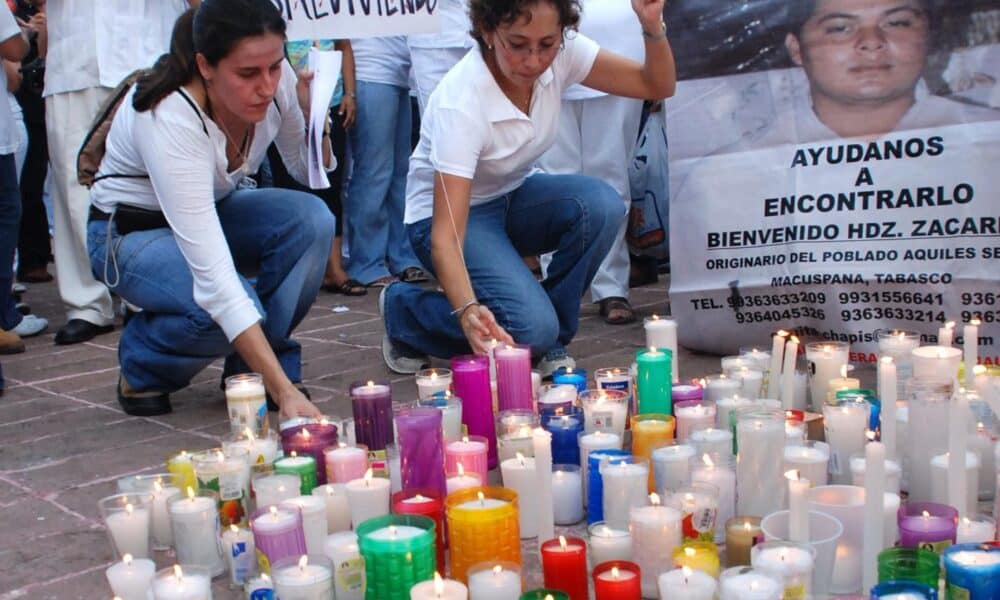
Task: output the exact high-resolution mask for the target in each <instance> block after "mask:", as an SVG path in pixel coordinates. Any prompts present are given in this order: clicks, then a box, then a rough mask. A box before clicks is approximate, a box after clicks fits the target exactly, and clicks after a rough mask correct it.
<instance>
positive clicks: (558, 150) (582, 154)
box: [538, 96, 642, 302]
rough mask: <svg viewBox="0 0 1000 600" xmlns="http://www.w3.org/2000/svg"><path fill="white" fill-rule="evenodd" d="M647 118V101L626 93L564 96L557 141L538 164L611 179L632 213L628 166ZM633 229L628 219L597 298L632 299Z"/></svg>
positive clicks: (596, 288)
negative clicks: (628, 235)
mask: <svg viewBox="0 0 1000 600" xmlns="http://www.w3.org/2000/svg"><path fill="white" fill-rule="evenodd" d="M641 118H642V100H634V99H632V98H622V97H620V96H600V97H597V98H588V99H586V100H563V103H562V110H561V111H560V113H559V133H558V135H557V136H556V142H555V144H553V145H552V147H551V148H549V149H548V150H547V151H546V152H545V154H543V155H542V157H541V158H540V159H538V166H539V167H541V168H542V169H543V170H544V171H545V172H546V173H552V174H556V175H559V174H572V173H579V174H582V175H589V176H590V177H596V178H597V179H600V180H602V181H605V182H606V183H608V185H610V186H611V187H613V188H614V189H615V191H617V192H618V194H619V195H620V196H621V197H622V203H623V207H622V210H623V211H625V212H628V207H629V203H630V202H631V200H632V198H631V196H632V195H631V193H630V192H629V180H628V168H629V165H630V164H631V162H632V155H633V154H634V152H635V144H636V138H638V137H639V121H640V120H641ZM627 228H628V219H625V220H624V221H622V225H621V227H620V228H619V231H618V236H617V237H616V238H615V243H614V245H613V246H611V250H609V251H608V255H607V256H605V257H604V261H603V262H602V263H601V266H600V268H599V269H598V270H597V275H595V276H594V281H593V282H591V284H590V297H591V299H592V300H593V301H594V302H599V301H601V300H603V299H605V298H611V297H616V296H617V297H622V298H628V274H629V258H628V244H626V243H625V230H626V229H627Z"/></svg>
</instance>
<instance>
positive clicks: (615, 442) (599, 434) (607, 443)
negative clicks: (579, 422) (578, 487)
mask: <svg viewBox="0 0 1000 600" xmlns="http://www.w3.org/2000/svg"><path fill="white" fill-rule="evenodd" d="M577 443H578V444H579V446H580V477H582V478H583V495H584V498H586V496H587V477H588V473H589V472H590V471H589V468H588V465H587V462H588V461H587V458H588V457H589V456H590V453H591V452H592V451H594V450H603V449H604V448H616V449H618V450H620V449H621V447H622V438H621V437H620V436H619V435H618V434H616V433H605V432H603V431H595V432H594V433H581V434H580V437H579V438H577Z"/></svg>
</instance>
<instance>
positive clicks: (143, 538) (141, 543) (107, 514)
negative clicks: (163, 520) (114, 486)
mask: <svg viewBox="0 0 1000 600" xmlns="http://www.w3.org/2000/svg"><path fill="white" fill-rule="evenodd" d="M97 504H98V508H100V510H101V517H103V519H104V526H105V527H107V529H108V536H109V538H110V540H111V548H112V549H113V550H114V552H115V556H117V557H124V556H125V555H126V554H129V555H131V556H132V557H133V558H150V557H151V556H152V545H151V543H150V542H151V540H152V538H151V536H152V529H153V527H152V525H153V496H152V494H148V493H138V492H137V493H127V494H114V495H113V496H108V497H106V498H102V499H101V500H100V501H99V502H98V503H97Z"/></svg>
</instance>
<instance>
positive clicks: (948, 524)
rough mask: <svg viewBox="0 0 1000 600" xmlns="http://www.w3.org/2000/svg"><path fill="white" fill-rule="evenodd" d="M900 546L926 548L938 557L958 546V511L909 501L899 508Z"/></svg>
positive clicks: (928, 503) (940, 505)
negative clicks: (956, 544) (946, 549)
mask: <svg viewBox="0 0 1000 600" xmlns="http://www.w3.org/2000/svg"><path fill="white" fill-rule="evenodd" d="M897 522H898V524H899V545H900V546H904V547H909V548H927V549H930V550H934V551H935V552H937V553H938V554H939V555H940V554H941V553H942V552H943V551H944V549H945V548H947V547H948V546H950V545H951V544H954V543H955V539H956V535H957V530H958V511H957V510H955V509H954V508H953V507H951V506H948V505H945V504H937V503H934V502H907V503H906V504H904V505H902V506H900V507H899V514H898V521H897Z"/></svg>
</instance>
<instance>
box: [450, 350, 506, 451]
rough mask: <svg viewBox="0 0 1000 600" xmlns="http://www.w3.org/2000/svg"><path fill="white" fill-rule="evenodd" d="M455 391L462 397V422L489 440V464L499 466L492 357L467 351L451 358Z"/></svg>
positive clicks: (472, 433) (470, 430)
mask: <svg viewBox="0 0 1000 600" xmlns="http://www.w3.org/2000/svg"><path fill="white" fill-rule="evenodd" d="M451 371H452V375H453V377H454V379H453V381H452V385H454V387H455V395H456V396H458V397H459V398H461V399H462V423H464V424H465V426H466V429H468V432H469V435H479V436H482V437H484V438H486V439H487V440H488V441H489V445H490V449H489V462H488V464H489V468H490V469H493V468H495V467H496V466H497V432H496V428H495V427H494V426H493V394H492V392H491V391H490V360H489V358H488V357H486V356H479V355H472V354H470V355H465V356H456V357H454V358H452V359H451Z"/></svg>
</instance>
